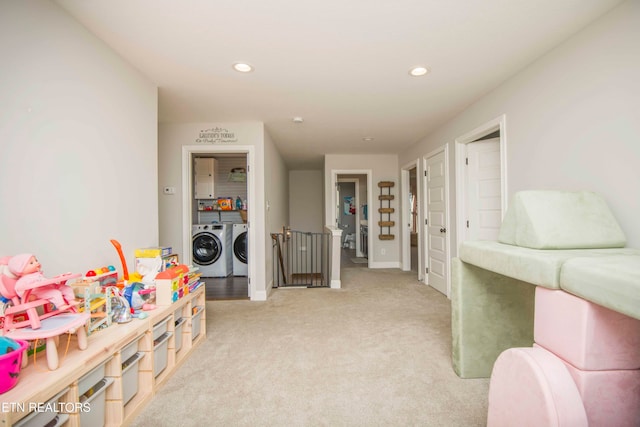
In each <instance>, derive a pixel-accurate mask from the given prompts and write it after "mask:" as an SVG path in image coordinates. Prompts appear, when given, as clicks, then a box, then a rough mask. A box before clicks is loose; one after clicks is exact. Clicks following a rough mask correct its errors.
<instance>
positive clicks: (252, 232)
mask: <svg viewBox="0 0 640 427" xmlns="http://www.w3.org/2000/svg"><path fill="white" fill-rule="evenodd" d="M216 153H238V154H246V155H247V166H248V167H249V170H248V171H247V172H248V173H247V199H248V200H250V201H251V200H256V188H255V186H256V178H255V170H256V166H255V156H256V154H255V147H254V146H253V145H183V146H182V247H183V248H184V250H183V253H184V260H182V262H183V263H184V264H187V265H191V264H192V263H193V260H192V257H191V255H192V249H191V247H192V236H191V219H192V217H193V210H192V208H191V207H192V198H193V191H192V189H193V178H192V177H193V172H192V170H191V166H192V161H191V158H192V155H193V154H216ZM257 210H258V209H257V208H254V209H251V208H250V209H248V210H247V223H248V224H249V227H248V234H247V238H248V240H249V241H250V242H256V241H257V238H256V233H257V231H258V230H256V227H255V226H254V224H257V221H256V218H257V214H258V212H257ZM247 255H248V258H249V260H250V261H249V265H248V267H249V271H248V277H249V278H254V280H249V283H250V285H249V295H248V296H249V297H250V298H251V300H252V301H265V300H266V298H267V291H260V292H257V291H256V289H255V286H256V283H257V282H258V280H256V279H255V278H257V277H258V265H262V264H263V263H264V259H263V262H260V260H259V259H258V251H257V247H256V245H249V247H248V254H247ZM263 298H264V299H263Z"/></svg>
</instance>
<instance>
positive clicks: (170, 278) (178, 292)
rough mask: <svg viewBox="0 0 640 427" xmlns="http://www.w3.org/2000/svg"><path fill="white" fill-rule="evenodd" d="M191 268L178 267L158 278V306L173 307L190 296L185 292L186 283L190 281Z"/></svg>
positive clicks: (162, 273) (170, 269)
mask: <svg viewBox="0 0 640 427" xmlns="http://www.w3.org/2000/svg"><path fill="white" fill-rule="evenodd" d="M188 273H189V267H187V266H186V265H184V264H182V265H177V266H175V267H171V268H169V269H167V270H165V271H163V272H161V273H158V275H157V276H156V304H157V305H171V304H172V303H174V302H176V301H177V300H178V299H180V298H181V297H183V296H185V295H186V294H188V290H187V292H186V293H185V292H184V281H185V278H187V279H188Z"/></svg>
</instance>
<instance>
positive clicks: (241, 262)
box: [233, 224, 249, 276]
mask: <svg viewBox="0 0 640 427" xmlns="http://www.w3.org/2000/svg"><path fill="white" fill-rule="evenodd" d="M247 242H248V234H247V224H233V275H234V276H247V275H248V273H249V268H248V267H249V265H248V263H247V261H248V258H247V254H248V249H249V247H248V245H247Z"/></svg>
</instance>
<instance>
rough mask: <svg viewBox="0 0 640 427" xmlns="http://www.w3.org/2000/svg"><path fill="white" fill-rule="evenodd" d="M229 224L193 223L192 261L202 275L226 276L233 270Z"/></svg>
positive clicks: (231, 230) (231, 231)
mask: <svg viewBox="0 0 640 427" xmlns="http://www.w3.org/2000/svg"><path fill="white" fill-rule="evenodd" d="M232 233H233V229H232V228H231V224H194V225H193V227H192V236H193V237H192V249H193V263H194V264H195V265H196V266H197V267H198V268H199V270H200V272H201V273H202V277H227V276H229V275H230V274H231V272H232V271H233V255H232V253H231V243H232V237H233V236H232Z"/></svg>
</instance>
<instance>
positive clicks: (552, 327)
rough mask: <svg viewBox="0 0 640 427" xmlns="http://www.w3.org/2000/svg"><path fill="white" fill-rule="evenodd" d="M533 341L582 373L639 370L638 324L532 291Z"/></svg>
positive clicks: (563, 295)
mask: <svg viewBox="0 0 640 427" xmlns="http://www.w3.org/2000/svg"><path fill="white" fill-rule="evenodd" d="M533 330H534V332H533V337H534V341H535V342H536V343H537V344H539V345H540V346H542V347H544V348H546V349H547V350H549V351H551V352H552V353H554V354H556V355H558V356H559V357H561V358H562V359H564V360H565V361H567V362H569V363H570V364H572V365H573V366H575V367H576V368H578V369H581V370H585V371H596V370H622V369H639V368H640V320H637V319H634V318H632V317H629V316H626V315H624V314H621V313H618V312H616V311H613V310H610V309H608V308H605V307H602V306H600V305H597V304H595V303H592V302H590V301H587V300H584V299H582V298H579V297H576V296H574V295H571V294H569V293H567V292H564V291H562V290H552V289H546V288H542V287H540V286H538V287H536V296H535V320H534V328H533Z"/></svg>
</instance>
